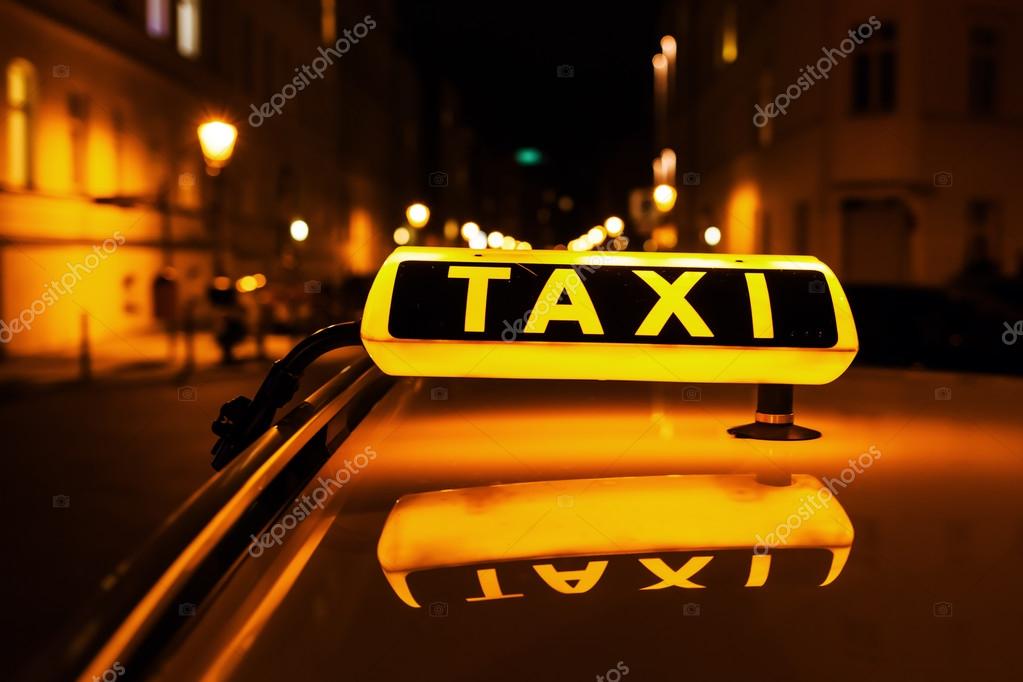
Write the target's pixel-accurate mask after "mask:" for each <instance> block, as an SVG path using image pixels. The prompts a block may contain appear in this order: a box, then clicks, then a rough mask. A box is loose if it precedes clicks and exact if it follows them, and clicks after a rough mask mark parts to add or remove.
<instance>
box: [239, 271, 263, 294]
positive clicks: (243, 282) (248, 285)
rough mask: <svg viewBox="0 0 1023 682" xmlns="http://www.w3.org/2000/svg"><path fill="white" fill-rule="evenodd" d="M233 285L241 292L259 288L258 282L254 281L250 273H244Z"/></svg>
mask: <svg viewBox="0 0 1023 682" xmlns="http://www.w3.org/2000/svg"><path fill="white" fill-rule="evenodd" d="M234 286H235V288H236V289H237V290H238V291H240V292H242V293H246V292H249V291H255V290H256V289H258V288H259V284H258V283H257V282H256V278H255V277H254V276H252V275H245V276H244V277H240V278H239V279H238V281H237V282H235V284H234Z"/></svg>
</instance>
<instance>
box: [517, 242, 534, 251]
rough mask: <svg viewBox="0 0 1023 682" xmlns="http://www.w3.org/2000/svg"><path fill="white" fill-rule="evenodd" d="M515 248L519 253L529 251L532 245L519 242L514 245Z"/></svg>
mask: <svg viewBox="0 0 1023 682" xmlns="http://www.w3.org/2000/svg"><path fill="white" fill-rule="evenodd" d="M515 248H516V249H517V250H519V251H529V250H531V249H532V248H533V245H532V244H530V243H529V242H519V243H518V244H516V245H515Z"/></svg>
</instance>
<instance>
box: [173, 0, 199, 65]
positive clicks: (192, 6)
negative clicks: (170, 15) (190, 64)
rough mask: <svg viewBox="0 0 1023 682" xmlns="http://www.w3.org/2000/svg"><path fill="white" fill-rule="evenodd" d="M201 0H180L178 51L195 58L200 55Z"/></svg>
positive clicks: (183, 55)
mask: <svg viewBox="0 0 1023 682" xmlns="http://www.w3.org/2000/svg"><path fill="white" fill-rule="evenodd" d="M199 15H200V7H199V0H178V53H179V54H180V55H181V56H182V57H188V58H189V59H195V58H196V57H198V56H199V44H200V43H199V30H200V29H199Z"/></svg>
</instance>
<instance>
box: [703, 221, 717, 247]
mask: <svg viewBox="0 0 1023 682" xmlns="http://www.w3.org/2000/svg"><path fill="white" fill-rule="evenodd" d="M703 241H705V242H707V246H717V245H718V244H719V243H721V230H720V229H718V228H717V227H715V226H714V225H711V226H710V227H708V228H707V229H706V230H704V231H703Z"/></svg>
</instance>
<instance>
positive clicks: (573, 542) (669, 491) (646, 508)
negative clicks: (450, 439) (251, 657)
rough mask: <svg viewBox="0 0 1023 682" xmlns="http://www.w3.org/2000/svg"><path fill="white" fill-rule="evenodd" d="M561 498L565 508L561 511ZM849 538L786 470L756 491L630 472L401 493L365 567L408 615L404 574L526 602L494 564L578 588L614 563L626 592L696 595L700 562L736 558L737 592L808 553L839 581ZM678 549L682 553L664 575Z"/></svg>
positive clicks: (736, 477) (834, 512) (830, 501)
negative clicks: (740, 565)
mask: <svg viewBox="0 0 1023 682" xmlns="http://www.w3.org/2000/svg"><path fill="white" fill-rule="evenodd" d="M552 490H553V491H556V492H557V494H558V504H557V506H554V505H552V502H553V500H552V496H553V495H554V494H555V493H552V492H551V491H552ZM563 498H564V499H567V500H569V501H570V503H569V504H566V505H562V504H561V500H562V499H563ZM809 499H818V500H820V501H821V503H822V504H823V505H824V507H825V508H826V511H823V512H822V513H817V514H810V515H807V516H806V518H805V520H803V521H801V523H799V524H795V526H794V527H792V525H793V524H789V523H788V519H789V517H790V516H791V515H792V514H793V511H794V510H797V509H802V508H804V507H806V501H807V500H809ZM779 528H786V529H788V530H787V534H786V536H785V541H784V543H783V544H782V545H780V546H777V544H776V543H771V544H767V543H765V538H773V537H774V536H775V534H776V532H777V531H778V529H779ZM853 536H854V532H853V526H852V522H851V521H850V520H849V517H848V515H847V514H846V512H845V510H844V509H843V508H842V506H841V505H840V504H839V503H838V500H837V498H835V496H834V494H833V493H831V491H830V489H829V488H827V487H826V486H825V485H824V484H823V483H822V482H821V481H819V480H818V479H817V478H815V477H813V476H809V475H805V474H796V475H794V476H792V479H791V482H790V484H789V485H786V486H778V485H770V484H765V483H760V482H759V481H758V480H757V478H756V476H754V475H752V474H712V475H686V476H681V475H668V476H638V477H627V478H598V479H576V480H565V481H538V482H533V483H512V484H505V485H494V486H486V487H480V488H464V489H456V490H441V491H436V492H427V493H415V494H412V495H406V496H404V497H402V498H401V499H399V500H398V501H397V502H396V503H395V505H394V508H393V509H392V510H391V513H390V514H389V515H388V517H387V521H386V523H385V524H384V528H383V531H382V533H381V535H380V541H379V543H378V545H377V559H378V560H379V562H380V567H381V569H382V570H383V572H384V576H385V578H386V579H387V581H388V583H389V584H390V585H391V588H392V589H393V590H394V592H395V594H396V595H397V596H398V598H399V599H401V601H403V602H404V603H405V604H407V605H408V606H411V607H413V608H419V606H420V603H419V600H418V599H417V598H416V596H415V595H414V593H413V589H414V586H413V585H410V583H409V576H410V575H412V574H416V573H421V572H427V571H435V570H439V569H452V568H458V567H468V568H471V569H475V574H476V576H475V577H476V580H477V581H478V583H479V585H478V587H476V590H478V592H477V591H476V590H474V591H473V592H472V593H468V594H466V595H465V600H466V601H467V602H479V601H489V600H495V599H509V598H513V597H519V598H521V597H523V596H527V595H526V594H525V592H513V591H510V590H508V591H505V590H503V589H502V587H501V585H502V582H501V574H502V570H503V569H502V565H504V566H507V565H509V564H512V563H515V562H527V563H530V564H531V567H532V571H534V572H535V573H536V580H533V581H532V582H533V583H534V585H535V589H534V592H545V591H547V590H546V588H550V589H553V590H555V591H556V592H561V593H564V594H580V593H583V592H587V591H589V590H590V589H591V588H592V587H593V586H594V585H595V584H596V583H597V582H599V581H600V580H601V578H602V577H603V576H604V574H605V573H606V572H607V568H608V565H609V563H614V564H616V565H621V564H622V562H630V563H638V564H639V566H642V567H643V568H644V569H645V570H641V571H640V574H641V575H643V576H644V577H646V578H647V580H645V581H642V582H641V583H637V584H636V585H635V586H634V587H635V589H636V590H656V589H663V588H667V587H679V588H690V589H692V588H697V589H698V588H702V587H706V585H705V584H704V581H703V579H702V578H701V577H700V571H701V569H702V568H704V567H705V566H706V565H707V564H710V563H712V562H713V561H716V560H717V559H718V557H719V556H720V555H722V554H724V553H726V552H736V551H737V552H743V551H746V552H748V554H747V555H746V556H747V560H746V561H747V563H746V569H747V570H746V572H745V575H744V576H743V577H744V580H743V584H744V585H745V586H746V587H751V588H752V587H762V586H764V585H766V584H768V583H769V582H770V575H771V568H772V556H780V555H783V554H785V553H787V552H790V551H792V550H819V551H823V552H827V553H828V554H829V555H830V561H829V562H828V564H827V566H828V567H827V569H826V571H825V572H824V574H823V576H822V577H821V576H818V577H817V578H816V580H817V581H818V583H817V584H819V585H820V586H822V587H823V586H826V585H829V584H831V583H832V582H834V580H835V579H836V578H837V577H838V576H839V574H841V572H842V569H843V568H844V567H845V564H846V561H847V559H848V558H849V553H850V551H851V549H852V543H853ZM680 552H686V553H690V554H693V556H690V557H688V558H687V559H683V560H682V564H681V566H677V567H676V565H677V563H678V557H677V556H675V555H677V553H680ZM566 558H578V559H589V561H588V562H587V564H586V568H585V569H583V570H573V571H559V570H557V569H556V568H555V567H554V566H553V564H552V560H560V559H566ZM671 562H675V563H674V564H672V563H671ZM647 573H649V575H647ZM566 579H567V580H570V581H578V582H574V584H570V583H567V582H566ZM541 583H545V584H546V588H545V586H544V585H543V584H541Z"/></svg>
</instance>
